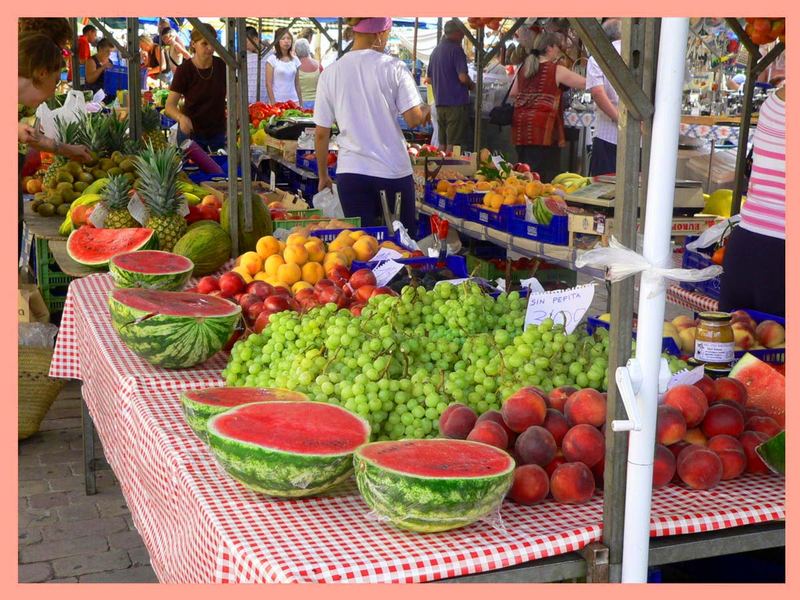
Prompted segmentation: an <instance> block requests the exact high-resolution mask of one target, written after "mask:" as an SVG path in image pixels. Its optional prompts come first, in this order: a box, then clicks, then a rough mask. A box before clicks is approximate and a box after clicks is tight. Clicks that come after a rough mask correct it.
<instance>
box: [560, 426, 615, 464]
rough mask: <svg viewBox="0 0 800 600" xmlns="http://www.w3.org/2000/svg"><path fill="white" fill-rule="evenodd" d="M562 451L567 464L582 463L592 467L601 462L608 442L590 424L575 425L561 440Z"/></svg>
mask: <svg viewBox="0 0 800 600" xmlns="http://www.w3.org/2000/svg"><path fill="white" fill-rule="evenodd" d="M561 451H562V452H563V453H564V458H566V459H567V462H582V463H584V464H585V465H586V466H587V467H591V466H593V465H595V464H597V463H598V462H600V461H601V460H603V457H604V456H605V453H606V440H605V438H604V437H603V434H602V433H600V432H599V431H598V430H597V428H595V427H592V426H591V425H589V424H588V423H581V424H580V425H575V427H573V428H572V429H570V430H569V431H568V432H567V433H566V435H564V439H563V440H561Z"/></svg>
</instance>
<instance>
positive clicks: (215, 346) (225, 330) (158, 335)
mask: <svg viewBox="0 0 800 600" xmlns="http://www.w3.org/2000/svg"><path fill="white" fill-rule="evenodd" d="M121 292H128V293H140V294H150V295H152V294H157V295H159V296H157V298H158V300H159V301H161V302H163V304H164V307H168V306H169V303H170V299H171V295H172V294H183V295H187V296H192V297H195V296H196V297H199V298H198V299H199V300H201V301H203V302H206V303H209V304H210V303H212V302H213V303H218V302H225V303H226V304H228V305H230V310H228V311H227V312H226V313H224V314H218V315H213V316H198V315H170V314H160V313H158V312H157V311H156V312H153V311H146V310H141V309H138V308H134V307H133V306H131V305H129V304H126V303H125V301H123V300H120V297H122V296H121V294H120V293H121ZM134 296H135V294H134ZM108 306H109V311H110V313H111V324H112V326H113V327H114V330H115V331H116V332H117V333H118V334H119V336H120V338H121V339H122V341H123V342H124V343H125V345H126V346H127V347H128V349H130V350H131V352H133V353H134V354H137V355H138V356H140V357H142V358H143V359H145V360H146V361H147V362H149V363H150V364H152V365H154V366H157V367H164V368H167V369H186V368H189V367H193V366H195V365H198V364H200V363H203V362H205V361H206V360H208V359H209V358H211V357H212V356H213V355H214V354H216V353H217V352H219V351H220V350H221V349H222V348H223V347H224V346H225V344H226V343H227V341H228V340H229V339H230V337H231V335H232V334H233V331H234V329H235V328H236V324H237V323H238V322H239V319H240V318H241V313H242V309H241V307H240V306H238V305H236V304H234V303H233V302H229V301H227V300H224V299H222V298H214V297H212V296H205V295H203V294H190V293H188V292H163V291H156V290H143V289H129V288H120V289H114V290H112V291H111V292H110V294H109V297H108ZM226 308H227V307H226Z"/></svg>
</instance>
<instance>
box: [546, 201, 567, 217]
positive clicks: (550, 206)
mask: <svg viewBox="0 0 800 600" xmlns="http://www.w3.org/2000/svg"><path fill="white" fill-rule="evenodd" d="M544 205H545V206H546V207H547V210H549V211H550V212H551V213H553V214H554V215H558V216H561V217H563V216H564V215H566V214H567V203H566V202H564V200H562V199H561V198H560V197H558V196H550V197H548V198H545V199H544Z"/></svg>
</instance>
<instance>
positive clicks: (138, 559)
mask: <svg viewBox="0 0 800 600" xmlns="http://www.w3.org/2000/svg"><path fill="white" fill-rule="evenodd" d="M128 556H130V558H131V564H132V565H133V566H134V567H139V566H142V565H149V564H150V553H149V552H148V551H147V548H145V547H144V546H139V547H138V548H132V549H130V550H128Z"/></svg>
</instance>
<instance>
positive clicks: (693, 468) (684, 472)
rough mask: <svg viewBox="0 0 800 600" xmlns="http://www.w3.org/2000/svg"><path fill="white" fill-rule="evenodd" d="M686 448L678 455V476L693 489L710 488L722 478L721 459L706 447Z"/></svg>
mask: <svg viewBox="0 0 800 600" xmlns="http://www.w3.org/2000/svg"><path fill="white" fill-rule="evenodd" d="M687 450H690V449H689V448H687V449H686V450H684V451H683V452H681V454H680V456H679V457H678V461H677V463H678V464H677V466H678V477H680V478H681V481H683V483H685V484H686V485H688V486H689V487H690V488H692V489H695V490H710V489H711V488H713V487H714V486H716V485H717V484H718V483H719V482H720V480H721V479H722V460H721V459H720V457H719V456H717V453H716V452H714V451H713V450H709V449H707V448H698V449H695V450H693V451H689V452H687Z"/></svg>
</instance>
